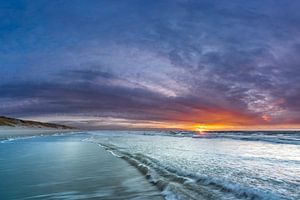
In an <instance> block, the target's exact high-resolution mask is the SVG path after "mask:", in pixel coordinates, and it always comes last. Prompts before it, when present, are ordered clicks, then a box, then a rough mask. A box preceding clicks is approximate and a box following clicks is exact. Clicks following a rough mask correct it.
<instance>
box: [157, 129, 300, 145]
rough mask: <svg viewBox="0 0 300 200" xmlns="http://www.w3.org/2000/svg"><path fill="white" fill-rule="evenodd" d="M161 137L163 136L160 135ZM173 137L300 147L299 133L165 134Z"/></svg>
mask: <svg viewBox="0 0 300 200" xmlns="http://www.w3.org/2000/svg"><path fill="white" fill-rule="evenodd" d="M160 135H163V134H160ZM164 135H165V136H166V135H169V136H173V137H193V138H197V139H218V138H221V139H232V140H243V141H258V142H268V143H276V144H292V145H300V133H299V132H271V131H265V132H261V131H260V132H258V131H257V132H248V131H241V132H205V133H203V134H202V135H197V134H196V133H195V132H180V131H179V132H175V131H171V132H168V133H167V134H164Z"/></svg>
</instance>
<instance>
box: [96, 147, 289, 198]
mask: <svg viewBox="0 0 300 200" xmlns="http://www.w3.org/2000/svg"><path fill="white" fill-rule="evenodd" d="M98 145H99V146H100V147H102V148H104V149H105V150H107V151H109V152H110V153H111V154H112V155H114V156H116V157H119V158H122V159H124V160H126V161H127V162H128V163H129V164H131V165H132V166H134V167H135V168H137V169H138V170H139V171H140V172H141V173H142V174H143V175H144V176H145V177H146V178H147V179H148V180H149V181H150V182H151V183H152V184H153V185H155V186H156V187H157V188H158V189H159V190H161V191H162V194H163V195H164V197H165V199H167V200H173V199H178V200H181V199H220V198H221V197H222V199H253V200H255V199H262V200H267V199H274V200H276V199H286V198H284V197H283V196H278V195H275V194H272V193H268V192H264V191H261V190H258V189H255V188H249V187H244V186H241V185H238V184H235V183H232V182H228V181H226V180H221V179H216V178H213V177H208V176H204V175H203V176H199V175H196V174H192V173H189V172H186V171H184V170H181V169H176V168H172V167H170V166H165V165H163V164H162V163H161V162H160V161H159V160H156V159H153V158H150V157H148V156H146V155H143V154H139V153H137V154H130V153H128V152H124V151H122V150H120V149H118V148H117V147H115V146H113V145H109V146H108V145H106V144H98Z"/></svg>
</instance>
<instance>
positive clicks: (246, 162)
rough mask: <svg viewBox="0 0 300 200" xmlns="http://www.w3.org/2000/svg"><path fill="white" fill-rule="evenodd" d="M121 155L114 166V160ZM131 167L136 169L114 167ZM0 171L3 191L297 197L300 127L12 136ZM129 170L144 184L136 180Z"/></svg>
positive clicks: (59, 195) (3, 148)
mask: <svg viewBox="0 0 300 200" xmlns="http://www.w3.org/2000/svg"><path fill="white" fill-rule="evenodd" d="M79 147H80V148H79ZM28 149H33V150H30V151H28ZM104 150H105V151H104ZM35 152H36V153H35ZM37 152H38V153H37ZM103 152H106V153H107V154H104V153H103ZM108 154H109V155H108ZM98 155H101V156H100V157H98ZM103 155H105V156H106V157H105V158H106V159H104V160H106V161H105V162H104V161H101V160H103ZM111 155H112V156H111ZM112 157H113V159H112ZM111 159H112V161H110V160H111ZM41 160H44V161H45V160H46V161H45V163H44V162H41ZM66 160H67V161H68V162H67V161H66ZM69 160H70V161H69ZM29 161H30V162H29ZM119 161H122V165H121V167H120V168H117V169H116V168H115V165H116V164H114V162H119ZM69 162H71V163H72V162H75V163H73V164H70V165H69V164H66V163H69ZM102 162H103V163H102ZM62 163H64V164H62ZM20 164H21V165H20ZM48 165H50V166H51V167H49V166H48ZM102 165H104V166H105V167H104V168H103V167H101V166H102ZM79 166H80V167H79ZM111 166H114V167H111ZM29 169H32V170H33V172H32V171H30V170H29ZM125 169H126V170H129V171H131V174H134V175H129V177H128V176H127V175H128V172H127V171H126V173H121V175H120V174H118V173H117V174H116V171H119V172H120V171H121V172H122V171H123V170H125ZM133 169H135V170H136V171H134V170H133ZM28 170H29V171H28ZM69 171H71V172H70V174H69ZM0 172H1V173H0V180H1V184H0V196H1V197H3V195H7V196H8V197H12V196H14V195H15V196H18V197H21V196H22V194H23V196H24V194H26V195H27V196H29V197H30V198H28V199H34V198H33V197H35V198H40V199H45V198H44V197H47V198H49V199H76V198H77V199H80V198H82V199H84V198H85V199H86V198H87V199H88V198H92V197H93V198H95V199H101V198H102V199H114V198H115V199H118V198H120V199H135V198H138V199H154V198H159V197H158V196H159V194H161V195H162V196H163V197H164V198H165V199H179V200H181V199H293V200H298V199H300V133H299V132H214V133H206V134H204V135H201V136H200V137H195V136H194V135H193V133H189V132H149V131H148V132H142V131H139V132H134V131H94V132H85V133H80V134H72V135H61V136H47V137H36V138H27V139H17V140H13V139H10V140H3V141H2V144H0ZM66 175H68V176H67V177H65V176H66ZM11 177H14V178H13V179H12V178H11ZM130 177H134V180H138V182H140V183H143V184H138V186H137V184H136V182H135V181H134V180H131V179H130ZM61 179H62V180H64V181H66V180H67V183H64V182H63V181H62V180H61ZM77 179H79V182H77V183H76V184H75V182H76V181H74V180H77ZM127 179H129V180H130V181H128V180H127ZM118 180H122V181H123V182H126V183H127V184H124V183H123V184H118ZM125 180H126V181H125ZM60 181H61V182H62V183H60ZM81 181H82V182H81ZM16 183H17V184H18V185H16ZM147 183H149V185H147ZM74 184H75V185H74ZM49 185H50V186H51V191H52V193H51V192H50V193H49ZM124 185H126V187H125V189H124ZM140 185H141V186H140ZM39 187H41V188H42V189H41V188H39ZM118 187H120V191H118V192H116V191H117V188H118ZM107 188H110V189H108V190H106V189H107ZM128 188H130V189H128ZM137 188H138V189H137ZM16 191H17V192H16ZM16 193H17V194H16ZM40 195H48V196H40ZM103 195H104V196H103ZM105 195H106V196H105ZM122 195H123V196H122ZM126 195H127V196H126ZM1 199H2V198H1ZM4 199H5V198H4ZM6 199H8V198H6Z"/></svg>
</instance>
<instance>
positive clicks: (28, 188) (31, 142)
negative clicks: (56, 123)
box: [0, 135, 163, 200]
mask: <svg viewBox="0 0 300 200" xmlns="http://www.w3.org/2000/svg"><path fill="white" fill-rule="evenodd" d="M0 158H1V159H0V180H2V181H1V182H0V196H1V198H3V199H106V200H117V199H153V200H162V199H163V197H162V195H161V193H160V192H159V191H158V190H157V188H156V187H155V186H153V185H152V184H150V183H149V182H148V181H147V180H146V179H145V178H144V177H143V176H142V174H141V173H140V172H139V171H138V170H137V169H136V168H134V167H133V166H131V165H130V164H128V163H127V162H126V161H124V160H122V159H120V158H117V157H115V156H113V155H112V154H111V153H109V152H108V151H105V150H104V149H103V148H101V147H99V146H98V145H96V144H92V143H87V142H82V141H80V139H78V138H76V137H74V136H71V137H70V136H69V135H68V136H58V137H54V136H49V137H48V136H45V137H35V138H30V139H17V140H12V141H6V142H3V143H1V144H0ZM3 180H5V181H3Z"/></svg>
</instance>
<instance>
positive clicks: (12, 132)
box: [0, 126, 80, 140]
mask: <svg viewBox="0 0 300 200" xmlns="http://www.w3.org/2000/svg"><path fill="white" fill-rule="evenodd" d="M78 131H80V130H78V129H55V128H28V127H9V126H0V140H1V139H6V138H13V137H25V136H38V135H53V134H57V133H68V132H70V133H71V132H78Z"/></svg>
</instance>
